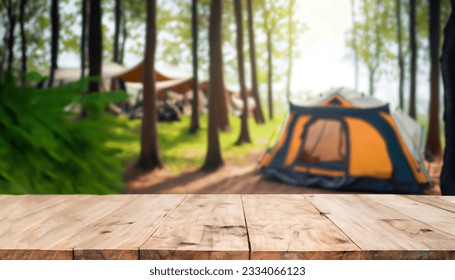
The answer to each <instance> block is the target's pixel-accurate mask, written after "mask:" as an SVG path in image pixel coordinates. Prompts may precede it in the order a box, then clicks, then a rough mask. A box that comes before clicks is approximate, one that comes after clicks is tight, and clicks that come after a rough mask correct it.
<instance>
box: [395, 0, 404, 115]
mask: <svg viewBox="0 0 455 280" xmlns="http://www.w3.org/2000/svg"><path fill="white" fill-rule="evenodd" d="M396 18H397V40H398V68H399V72H400V73H399V76H400V78H399V84H398V99H399V106H400V109H401V111H403V110H404V57H403V35H402V30H401V0H396Z"/></svg>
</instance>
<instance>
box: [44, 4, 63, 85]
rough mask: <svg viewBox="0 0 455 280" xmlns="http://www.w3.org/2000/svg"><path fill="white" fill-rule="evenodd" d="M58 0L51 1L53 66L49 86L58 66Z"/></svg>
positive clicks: (52, 81)
mask: <svg viewBox="0 0 455 280" xmlns="http://www.w3.org/2000/svg"><path fill="white" fill-rule="evenodd" d="M58 9H59V2H58V0H52V1H51V68H50V72H49V81H48V84H47V86H48V87H51V86H52V85H53V83H54V75H55V70H57V68H58V64H57V62H58V45H59V40H58V37H59V33H60V15H59V10H58Z"/></svg>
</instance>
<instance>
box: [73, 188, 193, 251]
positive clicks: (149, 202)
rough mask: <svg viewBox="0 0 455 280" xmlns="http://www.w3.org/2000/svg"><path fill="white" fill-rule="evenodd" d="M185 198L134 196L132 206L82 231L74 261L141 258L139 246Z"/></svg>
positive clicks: (117, 211)
mask: <svg viewBox="0 0 455 280" xmlns="http://www.w3.org/2000/svg"><path fill="white" fill-rule="evenodd" d="M184 198H185V196H184V195H161V196H135V197H134V200H132V201H131V202H130V203H128V204H126V205H124V206H122V207H119V208H118V209H117V210H115V211H113V212H111V213H110V214H109V215H108V216H106V217H105V218H103V219H102V220H99V221H98V222H96V223H94V224H91V225H90V226H88V227H86V228H84V229H82V230H81V231H80V232H79V235H81V236H83V239H84V240H83V241H82V242H80V243H78V244H76V246H75V249H74V257H75V259H110V260H114V259H116V260H134V259H139V247H140V246H141V245H142V244H144V243H145V241H147V239H148V238H149V237H150V236H151V235H152V234H153V233H154V232H155V231H156V230H157V229H158V227H159V226H160V225H161V223H163V221H164V219H165V218H166V217H167V216H168V215H169V214H170V213H171V212H172V211H173V210H174V209H175V208H176V207H177V206H178V205H179V204H180V203H181V202H182V200H183V199H184Z"/></svg>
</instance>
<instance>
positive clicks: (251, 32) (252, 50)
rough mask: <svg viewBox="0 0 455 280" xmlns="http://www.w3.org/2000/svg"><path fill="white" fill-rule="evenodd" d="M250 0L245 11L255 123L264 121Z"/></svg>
mask: <svg viewBox="0 0 455 280" xmlns="http://www.w3.org/2000/svg"><path fill="white" fill-rule="evenodd" d="M251 1H252V0H247V11H248V42H249V45H250V46H249V51H250V63H251V91H252V94H253V98H254V102H255V103H256V107H255V108H254V110H253V116H254V120H255V121H256V123H257V124H263V123H265V118H264V113H263V112H262V106H261V99H260V98H259V88H258V78H257V71H256V43H255V36H254V19H253V8H252V4H251Z"/></svg>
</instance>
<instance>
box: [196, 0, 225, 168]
mask: <svg viewBox="0 0 455 280" xmlns="http://www.w3.org/2000/svg"><path fill="white" fill-rule="evenodd" d="M222 9H223V6H222V0H211V1H210V19H209V21H210V25H209V57H210V58H209V59H210V62H209V116H208V117H209V127H208V148H207V154H206V158H205V163H204V165H203V167H202V169H204V170H215V169H217V168H218V167H220V166H222V165H223V158H222V156H221V149H220V141H219V136H218V125H217V124H218V122H217V112H216V110H217V109H218V107H219V106H218V103H219V102H220V101H221V99H225V95H224V92H225V88H224V79H223V58H222V55H223V53H222V42H221V16H222Z"/></svg>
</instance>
